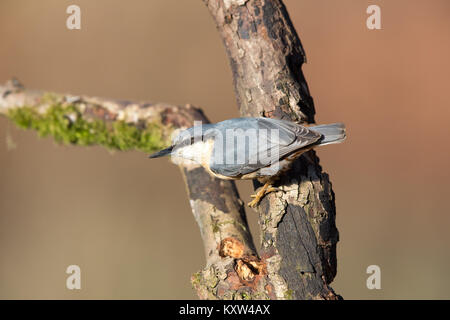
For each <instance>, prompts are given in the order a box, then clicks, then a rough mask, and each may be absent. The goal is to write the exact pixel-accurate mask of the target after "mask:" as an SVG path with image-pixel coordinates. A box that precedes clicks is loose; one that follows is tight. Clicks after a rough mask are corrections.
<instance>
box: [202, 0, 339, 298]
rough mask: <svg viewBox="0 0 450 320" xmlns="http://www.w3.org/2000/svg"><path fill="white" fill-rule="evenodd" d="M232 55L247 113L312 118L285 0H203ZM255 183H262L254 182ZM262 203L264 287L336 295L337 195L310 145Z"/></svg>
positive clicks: (288, 294)
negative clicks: (333, 283) (309, 149)
mask: <svg viewBox="0 0 450 320" xmlns="http://www.w3.org/2000/svg"><path fill="white" fill-rule="evenodd" d="M205 3H206V5H207V7H208V9H209V10H210V12H211V14H212V16H213V18H214V20H215V22H216V25H217V29H218V31H219V33H220V35H221V38H222V40H223V43H224V45H225V48H226V50H227V53H228V57H229V61H230V65H231V69H232V72H233V81H234V88H235V93H236V98H237V102H238V105H239V109H240V112H241V115H242V116H251V117H259V116H264V117H272V118H279V119H286V120H291V121H297V122H300V123H313V122H314V114H315V109H314V103H313V99H312V98H311V95H310V93H309V89H308V85H307V83H306V80H305V78H304V76H303V72H302V70H301V67H302V64H303V63H304V62H305V61H306V58H305V52H304V50H303V47H302V45H301V42H300V39H299V37H298V35H297V33H296V31H295V29H294V27H293V25H292V23H291V21H290V18H289V16H288V13H287V11H286V8H285V7H284V5H283V3H282V2H281V1H280V0H247V1H238V0H234V1H233V0H228V1H226V0H209V1H208V0H205ZM254 184H255V188H257V187H259V183H258V182H256V181H255V183H254ZM277 186H278V187H279V188H280V189H281V191H279V192H274V193H271V194H269V195H267V196H266V197H265V198H264V199H263V200H262V202H261V203H260V205H259V207H258V211H259V215H260V216H259V224H260V227H261V236H262V248H263V250H262V254H261V256H262V259H263V261H265V262H266V264H267V270H268V274H267V276H266V280H265V281H266V282H267V286H266V287H265V290H266V293H267V292H269V288H270V291H271V292H275V296H276V297H277V298H278V299H337V298H339V296H338V295H337V294H335V293H334V291H333V289H332V288H331V287H330V286H329V285H328V284H329V283H330V282H331V281H332V280H333V279H334V277H335V275H336V244H337V242H338V231H337V229H336V226H335V216H336V210H335V206H334V194H333V190H332V188H331V183H330V181H329V178H328V175H327V174H326V173H324V172H323V171H322V168H321V167H320V165H319V159H318V157H317V156H316V154H315V153H314V151H310V152H308V153H305V154H304V155H303V156H302V157H301V158H300V159H299V160H298V161H296V162H295V164H294V165H293V168H292V170H290V171H289V173H288V174H285V175H283V176H282V177H281V179H280V180H279V181H278V185H277Z"/></svg>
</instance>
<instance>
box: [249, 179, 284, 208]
mask: <svg viewBox="0 0 450 320" xmlns="http://www.w3.org/2000/svg"><path fill="white" fill-rule="evenodd" d="M274 191H279V189H277V188H274V187H272V186H271V185H270V184H269V183H266V184H265V185H264V186H263V187H262V188H261V190H258V192H257V193H256V194H252V195H251V197H252V198H253V200H252V201H250V202H249V203H248V206H249V207H250V208H255V207H256V206H258V204H259V202H260V201H261V199H262V198H264V196H265V195H266V194H268V193H271V192H274Z"/></svg>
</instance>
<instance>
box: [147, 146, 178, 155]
mask: <svg viewBox="0 0 450 320" xmlns="http://www.w3.org/2000/svg"><path fill="white" fill-rule="evenodd" d="M172 149H173V146H170V147H168V148H166V149H163V150H161V151H158V152H156V153H154V154H151V155H149V156H148V157H149V158H159V157H164V156H167V155H169V154H170V153H171V152H172Z"/></svg>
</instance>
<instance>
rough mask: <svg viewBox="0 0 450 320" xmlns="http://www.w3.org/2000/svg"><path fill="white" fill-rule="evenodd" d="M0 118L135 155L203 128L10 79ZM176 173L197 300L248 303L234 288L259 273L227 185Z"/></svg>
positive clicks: (171, 113)
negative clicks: (196, 251) (199, 263)
mask: <svg viewBox="0 0 450 320" xmlns="http://www.w3.org/2000/svg"><path fill="white" fill-rule="evenodd" d="M0 114H3V115H5V116H7V117H8V118H10V119H11V120H12V121H13V122H14V123H15V124H16V125H17V126H19V127H21V128H24V129H33V130H36V131H37V132H38V133H39V135H40V136H44V137H45V136H52V137H53V138H54V139H55V140H56V141H58V142H61V143H66V144H72V145H81V146H90V145H101V146H105V147H107V148H108V149H116V150H131V149H136V150H140V151H143V152H152V151H155V150H156V149H161V148H163V147H166V146H167V145H168V144H169V143H170V138H171V134H172V133H173V131H174V130H175V129H178V128H187V127H190V126H192V125H193V122H194V120H199V121H202V122H203V123H208V119H207V118H206V117H205V115H204V114H203V112H202V111H201V110H200V109H197V108H194V107H192V106H190V105H185V106H172V105H167V104H163V103H156V104H154V103H135V102H129V101H117V100H108V99H100V98H94V97H86V96H72V95H62V94H55V93H45V92H42V91H32V90H26V89H25V88H24V87H23V86H22V85H20V83H19V82H18V81H16V80H13V81H9V82H8V83H7V84H6V85H4V86H0ZM149 168H151V163H150V162H149ZM181 172H182V175H183V178H184V181H185V182H186V187H187V193H188V196H189V199H190V201H189V203H190V205H191V208H192V212H193V214H194V217H195V219H196V221H197V223H198V225H199V228H200V231H201V232H200V233H201V235H202V239H203V243H204V247H205V255H206V258H207V267H206V268H205V269H204V270H202V271H200V272H199V273H197V276H194V277H193V280H192V283H193V285H194V287H195V288H196V289H197V292H198V294H199V296H200V297H202V298H217V297H225V296H230V297H234V298H239V297H241V296H242V297H249V296H250V295H252V296H253V297H255V298H256V297H257V296H258V295H257V292H255V293H252V292H253V291H251V290H250V288H247V287H246V286H244V285H242V283H241V281H244V280H243V277H244V276H243V275H244V273H245V277H246V279H247V280H246V281H247V282H248V278H249V277H253V278H255V279H257V278H261V274H262V270H256V269H257V268H256V267H255V266H260V265H261V263H260V261H259V259H258V258H257V256H256V250H255V246H254V244H253V239H252V236H251V234H250V232H249V228H248V225H247V220H246V218H245V212H244V207H243V202H242V201H241V200H240V199H239V194H238V192H237V189H236V186H235V184H234V182H231V181H223V180H219V179H216V178H214V177H212V176H211V175H210V174H208V173H207V172H206V171H205V170H204V169H203V168H202V167H200V166H198V165H190V166H186V167H185V166H181ZM230 239H231V240H230ZM230 241H231V242H232V244H233V245H231V246H230V245H229V243H230ZM225 245H226V248H230V247H231V248H233V246H237V247H238V248H239V250H237V252H238V253H239V255H236V253H233V254H231V253H230V252H229V251H230V250H228V251H227V250H224V249H223V248H224V246H225ZM231 251H232V250H231ZM230 255H231V256H230ZM237 264H238V265H239V264H240V265H241V267H240V268H239V269H236V268H235V266H236V265H237ZM249 266H251V267H252V268H253V269H252V270H256V271H255V272H253V271H252V270H250V269H249ZM255 268H256V269H255ZM254 273H255V275H254ZM199 275H202V277H200V276H199ZM204 275H207V277H206V278H207V279H208V281H206V282H205V281H203V280H204V278H203V276H204ZM195 279H198V280H199V281H195ZM200 279H201V281H200ZM252 281H253V280H252ZM237 288H240V289H239V290H238V289H237ZM243 290H247V291H243ZM248 290H250V291H248ZM264 297H266V296H265V295H264Z"/></svg>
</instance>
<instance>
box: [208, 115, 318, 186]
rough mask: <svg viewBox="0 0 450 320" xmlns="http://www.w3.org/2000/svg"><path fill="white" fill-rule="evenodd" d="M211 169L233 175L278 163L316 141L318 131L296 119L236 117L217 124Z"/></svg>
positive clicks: (218, 172) (222, 173)
mask: <svg viewBox="0 0 450 320" xmlns="http://www.w3.org/2000/svg"><path fill="white" fill-rule="evenodd" d="M216 129H217V131H218V132H219V133H220V134H219V138H217V136H215V142H214V149H213V153H212V155H211V161H210V169H211V170H212V171H213V172H215V173H217V174H221V175H224V176H227V177H236V176H240V175H244V174H248V173H251V172H254V171H257V170H259V169H261V168H265V167H267V166H269V165H271V164H274V163H277V162H278V161H279V160H280V159H281V158H283V157H284V156H286V155H288V154H290V153H292V152H294V151H296V150H299V149H301V148H304V147H306V146H308V145H311V144H313V143H315V142H317V141H318V140H319V139H320V138H321V134H320V133H317V132H314V131H311V130H310V129H308V128H307V127H303V126H301V125H299V124H297V123H295V122H290V121H285V120H278V119H271V118H238V119H230V120H225V121H223V122H220V123H218V124H217V127H216Z"/></svg>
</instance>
